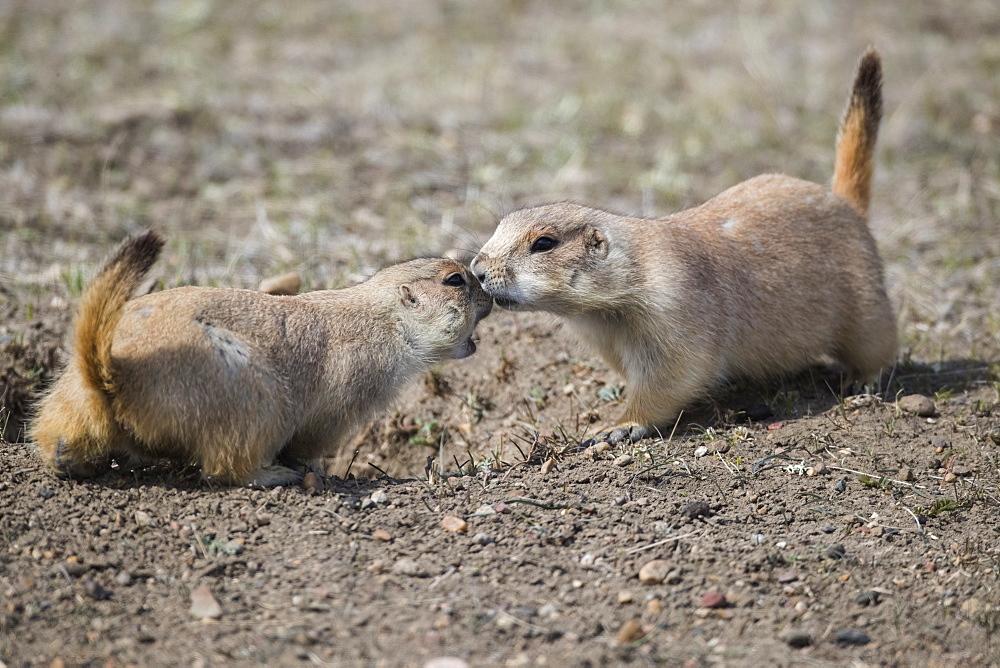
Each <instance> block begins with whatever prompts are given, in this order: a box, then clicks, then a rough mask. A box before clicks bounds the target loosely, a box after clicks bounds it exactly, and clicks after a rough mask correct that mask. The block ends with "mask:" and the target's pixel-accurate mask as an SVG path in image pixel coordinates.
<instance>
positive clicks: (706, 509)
mask: <svg viewBox="0 0 1000 668" xmlns="http://www.w3.org/2000/svg"><path fill="white" fill-rule="evenodd" d="M710 514H712V507H711V506H709V505H708V502H707V501H692V502H691V503H689V504H687V505H686V506H684V508H683V509H682V510H681V515H683V516H684V517H687V518H689V519H692V520H693V519H697V518H699V517H707V516H708V515H710Z"/></svg>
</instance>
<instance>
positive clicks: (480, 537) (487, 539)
mask: <svg viewBox="0 0 1000 668" xmlns="http://www.w3.org/2000/svg"><path fill="white" fill-rule="evenodd" d="M472 541H473V542H474V543H476V544H477V545H489V544H490V543H492V542H493V536H491V535H489V534H488V533H482V532H480V533H477V534H476V535H475V536H473V537H472Z"/></svg>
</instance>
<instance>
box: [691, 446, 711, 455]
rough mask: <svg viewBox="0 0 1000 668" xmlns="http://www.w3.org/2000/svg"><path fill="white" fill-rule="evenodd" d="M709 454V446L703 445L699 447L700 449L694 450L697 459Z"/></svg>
mask: <svg viewBox="0 0 1000 668" xmlns="http://www.w3.org/2000/svg"><path fill="white" fill-rule="evenodd" d="M707 454H708V446H707V445H701V446H699V447H697V448H695V449H694V456H695V457H704V456H705V455H707Z"/></svg>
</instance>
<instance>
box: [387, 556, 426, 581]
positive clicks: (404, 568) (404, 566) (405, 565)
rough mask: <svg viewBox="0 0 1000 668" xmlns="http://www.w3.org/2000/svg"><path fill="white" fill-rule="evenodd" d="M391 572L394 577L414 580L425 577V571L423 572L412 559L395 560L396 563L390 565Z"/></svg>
mask: <svg viewBox="0 0 1000 668" xmlns="http://www.w3.org/2000/svg"><path fill="white" fill-rule="evenodd" d="M392 572H393V573H395V574H396V575H408V576H410V577H414V578H424V577H427V571H426V570H424V569H423V568H422V567H421V566H420V564H418V563H417V562H416V561H414V560H413V559H408V558H405V557H404V558H403V559H397V560H396V563H394V564H393V565H392Z"/></svg>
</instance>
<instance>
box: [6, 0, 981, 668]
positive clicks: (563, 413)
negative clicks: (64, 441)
mask: <svg viewBox="0 0 1000 668" xmlns="http://www.w3.org/2000/svg"><path fill="white" fill-rule="evenodd" d="M668 5H669V6H668ZM998 35H1000V14H998V13H997V12H996V7H995V3H993V2H990V1H984V2H965V3H945V2H926V3H909V4H907V5H906V6H905V7H902V6H900V5H898V4H892V5H890V3H865V4H863V5H862V4H860V3H855V4H852V5H851V6H847V5H844V6H840V5H839V4H835V5H832V6H830V5H828V4H820V3H815V4H812V3H797V2H791V0H774V1H771V2H765V1H755V2H750V1H748V2H740V3H735V4H730V3H668V4H667V5H665V4H664V3H659V2H652V1H649V2H644V1H639V2H592V3H576V4H573V3H570V4H556V3H542V2H531V1H530V0H529V1H525V0H510V1H507V2H493V3H463V2H444V1H442V2H431V1H429V0H428V1H424V0H421V1H414V2H407V3H389V2H371V1H365V2H362V1H360V0H359V1H357V2H354V1H345V2H336V3H324V2H300V3H295V4H294V5H287V3H286V5H285V6H283V5H280V4H271V3H265V2H249V3H222V2H214V1H212V0H176V1H173V2H159V3H145V2H138V1H135V0H102V1H97V0H84V1H81V2H77V3H73V4H71V5H68V6H57V4H54V3H39V2H29V1H23V2H22V1H17V0H15V1H14V2H10V3H6V4H0V232H2V235H0V253H2V255H0V427H2V430H3V431H2V432H0V434H2V438H0V452H2V456H0V591H2V592H3V595H2V608H0V666H2V665H10V666H15V665H17V666H28V665H30V666H61V665H95V666H96V665H99V666H118V665H129V664H133V665H167V664H170V665H173V664H187V665H246V664H253V663H269V664H272V665H294V664H297V663H302V664H307V663H312V664H316V665H328V664H329V665H358V664H366V665H418V666H422V665H432V666H436V667H437V668H443V667H445V666H459V665H463V664H468V665H514V666H519V665H607V664H617V663H629V662H634V663H648V664H665V665H684V666H700V665H710V664H712V665H715V664H718V665H747V666H749V665H772V664H773V665H786V666H790V665H938V666H945V665H997V664H1000V646H998V641H997V640H996V639H995V638H994V632H995V631H996V630H997V629H998V626H1000V588H998V585H1000V489H998V485H1000V456H998V448H1000V259H998V258H1000V231H998V227H997V225H998V220H1000V102H998V101H1000V37H998ZM868 44H874V45H876V46H877V47H878V48H879V50H880V51H881V53H882V55H883V60H884V68H885V78H886V81H885V97H886V116H885V120H884V123H883V127H882V134H881V136H880V147H879V153H878V156H879V157H878V165H877V173H876V181H875V187H874V201H873V206H872V228H873V230H874V232H875V234H876V237H877V239H878V241H879V244H880V248H881V250H882V254H883V257H884V258H885V260H886V266H887V273H888V281H889V288H890V293H891V296H892V298H893V301H894V303H895V304H896V305H897V308H898V310H899V323H900V331H901V334H900V336H901V353H900V357H899V360H898V363H897V364H896V366H895V367H894V369H892V370H891V371H890V373H889V374H887V376H888V378H887V389H886V391H885V393H884V394H882V395H880V396H871V395H864V394H863V395H856V396H851V397H847V398H842V397H840V396H839V395H838V394H837V393H835V392H834V391H833V390H832V389H831V388H833V387H836V386H837V382H836V378H835V374H834V372H833V371H832V370H830V369H825V368H822V367H816V368H814V369H811V370H808V371H806V372H804V373H802V374H801V375H799V376H797V377H794V378H786V379H783V380H776V381H774V382H772V383H765V384H758V385H749V384H745V383H735V384H732V385H730V386H727V387H724V388H720V389H719V391H718V392H716V393H715V394H714V395H713V396H712V397H711V398H710V399H708V400H706V401H705V402H703V403H702V404H700V405H697V406H692V407H690V408H689V409H687V410H686V411H685V414H684V416H683V418H682V420H681V421H680V422H679V423H678V425H677V428H676V430H675V431H674V432H673V433H672V434H664V435H663V438H661V439H654V440H649V441H644V442H642V443H640V444H638V445H633V446H628V447H626V448H622V449H617V450H616V449H607V450H602V449H601V448H589V449H585V448H582V447H580V443H581V441H583V440H584V439H585V438H586V437H587V436H588V435H589V434H591V433H593V432H594V431H595V430H596V429H597V428H599V427H601V426H605V425H608V424H611V423H613V422H615V420H616V417H617V415H618V413H619V412H620V411H621V407H620V401H621V399H622V397H623V396H625V395H627V393H628V387H627V386H626V387H624V388H623V387H622V379H621V378H618V377H616V376H615V375H614V374H613V373H611V372H610V371H609V370H608V368H607V367H606V366H605V365H604V364H603V363H602V362H601V361H600V358H599V356H598V355H597V354H596V353H594V352H592V351H588V350H587V349H585V348H584V347H582V346H581V345H580V344H579V343H577V342H576V341H574V340H573V339H572V337H571V336H570V334H569V333H568V332H564V331H563V329H562V327H561V326H560V325H558V324H557V323H556V322H555V321H554V320H552V319H551V318H548V317H546V316H544V315H539V314H512V313H509V312H504V311H500V310H497V311H495V313H494V314H493V315H491V316H490V317H489V318H488V319H487V320H486V321H485V322H483V323H482V324H481V326H480V329H479V334H480V339H481V341H480V346H479V352H477V354H476V355H474V356H473V357H471V358H469V359H466V360H462V361H457V362H450V363H447V364H443V365H441V366H440V367H439V368H437V369H435V370H434V371H433V372H432V373H429V374H427V375H426V376H425V377H424V378H423V379H422V380H421V381H420V382H419V383H417V384H416V385H415V386H414V387H413V388H411V390H409V391H408V392H407V393H406V395H405V396H404V397H403V399H402V400H401V401H400V402H399V403H398V405H397V406H396V408H395V409H394V410H393V411H391V412H390V413H388V414H386V415H384V416H382V417H381V418H380V419H378V420H376V421H375V422H374V423H372V424H371V425H369V426H368V427H367V428H366V429H365V430H364V432H363V433H362V434H360V435H359V436H358V437H357V439H356V440H355V441H354V442H353V443H351V444H349V445H348V446H346V447H345V449H344V451H343V452H342V453H339V455H338V456H336V457H333V458H331V460H330V462H329V466H328V472H329V473H330V474H331V475H330V476H329V477H328V479H327V480H326V481H325V482H324V483H323V484H322V485H320V487H318V488H310V489H305V488H299V487H296V488H288V489H281V488H279V489H276V490H258V489H250V488H236V489H233V488H216V487H213V486H211V485H210V484H208V483H205V482H203V481H202V480H201V479H200V477H199V474H198V472H197V471H196V470H193V469H186V468H181V467H178V466H176V465H170V464H162V465H157V466H153V467H149V468H146V469H143V470H139V471H129V472H123V471H120V470H115V471H111V472H108V473H107V474H105V475H103V476H101V477H99V478H97V479H94V480H89V481H85V482H70V481H63V480H59V479H57V478H56V477H54V476H53V475H51V474H50V473H49V472H47V471H46V470H44V469H43V468H42V467H41V466H40V461H39V459H38V458H37V456H36V455H35V453H34V451H33V449H32V446H31V445H30V444H27V443H24V442H23V421H24V419H25V418H26V416H27V415H28V414H29V412H30V409H31V406H32V403H33V402H34V401H35V400H36V399H37V397H38V395H39V392H41V391H42V390H43V389H44V388H45V386H46V385H47V383H49V382H50V381H51V379H52V377H53V374H54V373H55V372H56V371H57V370H58V368H59V365H60V364H62V363H63V362H64V360H65V357H66V349H65V341H66V335H67V334H68V332H69V328H70V323H71V318H72V308H73V306H74V304H75V303H76V300H77V299H78V297H79V295H80V293H81V290H82V287H83V285H85V283H86V281H87V280H88V279H89V278H90V277H92V276H93V274H94V272H95V271H96V269H97V267H98V266H99V264H100V261H101V259H102V258H103V257H104V256H105V255H106V253H107V252H108V251H109V250H110V249H111V248H112V247H113V246H114V244H116V243H117V242H118V241H119V240H120V239H121V238H122V237H124V236H125V235H126V234H128V233H129V232H133V231H136V230H140V229H144V228H146V227H149V226H153V227H156V228H157V229H158V230H160V231H161V232H162V233H163V234H164V235H165V236H166V237H167V239H168V244H167V248H166V251H165V253H164V257H163V259H162V260H161V262H160V263H159V265H158V269H157V270H156V271H157V272H158V274H157V275H158V287H163V288H169V287H175V286H178V285H188V284H197V285H233V286H240V287H254V286H256V285H257V283H258V281H260V280H261V279H262V278H265V277H268V276H272V275H276V274H280V273H282V272H285V271H289V270H295V271H298V272H299V273H300V274H301V275H302V277H303V279H304V282H305V287H306V289H317V288H336V287H342V286H344V285H348V284H351V283H354V282H356V281H358V280H361V279H362V278H363V277H365V276H366V275H369V274H370V273H372V272H373V271H374V270H376V269H377V268H378V267H380V266H382V265H383V264H385V263H388V262H394V261H397V260H401V259H404V258H407V257H412V256H418V255H427V254H430V255H440V254H442V253H444V252H446V251H452V252H455V253H458V254H460V255H462V254H464V255H465V256H466V257H469V256H470V255H471V253H473V252H474V251H475V250H476V249H477V248H478V247H479V245H481V243H482V242H484V241H485V240H486V239H487V238H488V237H489V235H490V233H491V232H492V229H493V226H494V225H495V221H496V220H497V218H498V217H499V216H501V215H502V214H503V213H504V212H505V211H509V210H511V209H512V208H515V207H519V206H522V205H525V204H531V203H538V202H544V201H552V200H560V199H572V200H576V201H580V202H582V203H587V204H592V205H597V206H601V207H604V208H608V209H611V210H613V211H617V212H621V213H632V214H640V215H650V216H656V215H664V214H666V213H669V212H671V211H674V210H677V209H680V208H683V207H686V206H691V205H694V204H697V203H699V202H701V201H703V200H705V199H707V198H708V197H710V196H712V195H714V194H715V193H717V192H719V191H721V190H723V189H724V188H726V187H728V186H731V185H733V184H735V183H737V182H738V181H740V180H742V179H744V178H747V177H750V176H753V175H755V174H758V173H762V172H768V171H782V172H785V173H789V174H793V175H795V176H800V177H803V178H808V179H811V180H814V181H818V182H827V181H828V180H829V178H830V174H831V171H832V159H833V141H834V136H835V128H836V122H837V119H838V118H839V114H840V111H841V109H842V107H843V104H844V102H845V98H846V93H847V90H848V86H849V83H850V79H851V75H852V71H853V67H854V64H855V62H856V59H857V57H858V55H859V54H860V53H861V51H862V50H863V48H864V47H865V46H866V45H868ZM910 395H920V396H922V397H924V398H925V399H926V400H928V401H930V402H931V403H932V404H933V406H931V407H926V406H925V407H924V408H925V409H926V410H925V411H923V412H924V415H917V414H915V413H914V412H913V410H914V408H916V406H913V405H911V404H912V403H915V400H912V399H905V400H901V401H899V402H898V403H897V401H896V400H897V399H902V398H903V397H907V396H910ZM262 410H266V409H265V408H264V407H262Z"/></svg>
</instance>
